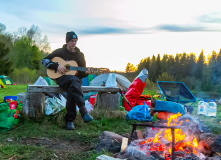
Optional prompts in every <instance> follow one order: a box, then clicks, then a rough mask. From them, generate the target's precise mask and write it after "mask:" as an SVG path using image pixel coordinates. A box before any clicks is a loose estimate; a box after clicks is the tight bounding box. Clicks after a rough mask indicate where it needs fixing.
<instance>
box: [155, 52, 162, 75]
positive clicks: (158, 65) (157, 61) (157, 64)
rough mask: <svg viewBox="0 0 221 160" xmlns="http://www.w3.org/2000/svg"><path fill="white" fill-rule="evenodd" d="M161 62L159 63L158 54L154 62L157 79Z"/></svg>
mask: <svg viewBox="0 0 221 160" xmlns="http://www.w3.org/2000/svg"><path fill="white" fill-rule="evenodd" d="M161 72H162V71H161V61H160V54H158V55H157V60H156V77H158V76H159V75H160V74H161Z"/></svg>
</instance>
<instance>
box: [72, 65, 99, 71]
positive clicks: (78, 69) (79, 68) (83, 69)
mask: <svg viewBox="0 0 221 160" xmlns="http://www.w3.org/2000/svg"><path fill="white" fill-rule="evenodd" d="M88 69H89V68H86V67H74V66H71V67H70V70H77V71H88ZM93 70H94V71H95V72H96V71H99V68H93Z"/></svg>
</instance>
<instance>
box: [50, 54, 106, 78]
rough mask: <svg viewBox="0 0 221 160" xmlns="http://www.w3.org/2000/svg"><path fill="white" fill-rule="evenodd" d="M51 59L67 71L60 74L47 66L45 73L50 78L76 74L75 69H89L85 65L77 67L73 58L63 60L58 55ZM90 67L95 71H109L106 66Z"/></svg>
mask: <svg viewBox="0 0 221 160" xmlns="http://www.w3.org/2000/svg"><path fill="white" fill-rule="evenodd" d="M51 61H52V62H56V63H58V64H59V65H63V66H65V67H66V69H67V72H65V73H64V74H61V73H60V72H58V71H57V70H53V69H48V68H47V75H48V77H50V78H51V79H56V78H59V77H61V76H63V75H76V73H77V71H88V69H89V68H87V67H78V64H77V62H75V61H74V60H71V61H65V60H63V59H62V58H60V57H54V58H53V59H51ZM92 69H93V71H95V72H101V73H109V72H110V71H109V69H108V68H92Z"/></svg>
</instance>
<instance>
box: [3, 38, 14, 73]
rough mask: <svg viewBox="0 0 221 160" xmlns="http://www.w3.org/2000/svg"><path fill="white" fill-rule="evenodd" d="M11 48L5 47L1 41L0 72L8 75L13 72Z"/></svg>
mask: <svg viewBox="0 0 221 160" xmlns="http://www.w3.org/2000/svg"><path fill="white" fill-rule="evenodd" d="M8 53H9V48H7V47H5V43H4V42H0V74H5V75H8V74H9V73H10V72H12V69H11V66H12V62H10V61H9V60H8V56H7V55H8Z"/></svg>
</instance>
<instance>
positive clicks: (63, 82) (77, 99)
mask: <svg viewBox="0 0 221 160" xmlns="http://www.w3.org/2000/svg"><path fill="white" fill-rule="evenodd" d="M77 41H78V36H77V35H76V34H75V32H73V31H71V32H67V33H66V43H67V44H65V45H63V47H62V48H59V49H57V50H55V51H53V52H52V53H51V54H50V55H48V56H47V57H45V58H44V59H42V61H41V63H42V64H43V65H44V66H45V67H47V68H49V69H54V70H57V71H58V72H60V73H61V74H64V73H65V72H67V69H66V68H65V67H64V66H63V65H59V64H58V63H55V62H52V61H51V59H52V58H54V57H60V58H62V59H64V60H65V61H70V60H74V61H76V62H77V64H78V66H79V67H86V62H85V58H84V54H83V53H82V52H81V51H80V49H79V48H77V47H76V44H77ZM91 73H93V70H92V69H91V68H90V69H89V70H88V71H78V72H77V75H63V76H61V77H59V78H57V79H56V81H57V84H58V85H59V86H60V87H62V88H63V89H65V90H66V91H67V103H66V110H67V113H66V115H65V121H66V129H67V130H73V129H75V127H74V123H73V121H74V120H75V118H76V115H77V112H76V105H77V106H78V108H79V112H80V114H81V116H82V118H83V120H84V122H85V123H87V122H90V121H91V120H93V118H92V117H91V116H90V115H89V114H88V112H87V110H86V108H85V102H84V98H83V94H82V91H81V84H82V78H84V77H86V76H88V74H91Z"/></svg>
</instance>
